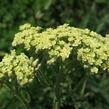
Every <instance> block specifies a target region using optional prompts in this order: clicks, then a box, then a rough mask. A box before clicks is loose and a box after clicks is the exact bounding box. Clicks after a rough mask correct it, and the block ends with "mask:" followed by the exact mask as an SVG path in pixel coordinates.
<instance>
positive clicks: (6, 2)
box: [0, 0, 109, 55]
mask: <svg viewBox="0 0 109 109" xmlns="http://www.w3.org/2000/svg"><path fill="white" fill-rule="evenodd" d="M27 22H29V23H31V24H33V25H35V26H36V25H38V26H42V27H55V26H57V25H60V24H64V23H69V24H70V25H72V26H76V27H82V28H89V29H91V30H93V31H96V32H98V33H101V34H103V35H104V34H106V33H109V29H108V28H109V0H0V50H1V51H6V52H7V51H9V49H10V47H11V42H12V40H13V37H14V34H15V33H16V32H17V31H18V27H19V25H21V24H24V23H27ZM1 55H2V54H1Z"/></svg>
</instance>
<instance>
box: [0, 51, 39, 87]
mask: <svg viewBox="0 0 109 109" xmlns="http://www.w3.org/2000/svg"><path fill="white" fill-rule="evenodd" d="M36 64H37V62H36V61H33V58H32V57H31V58H30V59H29V58H28V57H27V56H26V55H25V54H24V53H21V54H20V55H17V54H16V52H15V50H12V51H11V54H6V55H5V56H4V58H3V59H2V61H1V62H0V78H2V77H4V76H5V75H7V76H8V77H9V78H10V77H11V76H12V75H15V76H16V78H17V80H18V82H19V84H20V85H24V84H26V83H28V82H31V81H32V80H33V77H34V76H33V72H34V71H35V66H36Z"/></svg>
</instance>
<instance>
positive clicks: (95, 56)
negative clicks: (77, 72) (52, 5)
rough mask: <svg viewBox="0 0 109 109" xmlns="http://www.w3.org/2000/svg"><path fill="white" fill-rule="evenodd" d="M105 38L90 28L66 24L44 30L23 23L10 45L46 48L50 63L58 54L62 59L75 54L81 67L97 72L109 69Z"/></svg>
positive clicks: (108, 53)
mask: <svg viewBox="0 0 109 109" xmlns="http://www.w3.org/2000/svg"><path fill="white" fill-rule="evenodd" d="M108 41H109V38H108ZM108 41H107V38H104V37H102V36H101V35H99V34H97V33H95V32H93V31H90V30H88V29H80V28H74V27H70V26H69V25H67V24H64V25H61V26H58V27H57V28H56V29H54V28H48V29H46V30H45V31H42V30H41V29H40V27H36V28H35V27H32V26H31V25H30V24H25V25H23V26H21V27H20V32H19V33H17V34H16V35H15V39H14V41H13V43H12V45H13V46H17V45H23V46H24V48H25V49H26V50H29V49H31V48H32V47H34V48H35V49H36V51H38V50H43V49H44V50H47V51H48V54H49V57H50V59H49V60H48V63H49V64H50V63H53V62H55V61H56V59H57V58H58V57H61V59H62V61H64V60H65V59H67V58H69V56H70V55H72V54H73V53H74V54H76V55H77V60H78V61H80V62H81V63H82V65H83V67H84V69H89V71H90V72H92V73H98V72H99V71H101V70H109V47H108V45H109V44H108ZM36 53H37V52H36Z"/></svg>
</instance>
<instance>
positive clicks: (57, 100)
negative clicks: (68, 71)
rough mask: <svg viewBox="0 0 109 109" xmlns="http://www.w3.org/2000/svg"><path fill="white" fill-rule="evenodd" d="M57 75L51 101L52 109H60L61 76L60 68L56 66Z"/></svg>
mask: <svg viewBox="0 0 109 109" xmlns="http://www.w3.org/2000/svg"><path fill="white" fill-rule="evenodd" d="M57 66H58V68H57V75H56V84H55V89H54V93H55V96H54V100H53V109H60V102H61V100H60V94H61V92H60V82H61V76H62V66H60V65H59V63H58V64H57Z"/></svg>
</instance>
